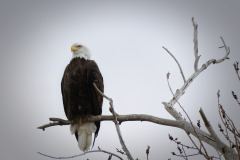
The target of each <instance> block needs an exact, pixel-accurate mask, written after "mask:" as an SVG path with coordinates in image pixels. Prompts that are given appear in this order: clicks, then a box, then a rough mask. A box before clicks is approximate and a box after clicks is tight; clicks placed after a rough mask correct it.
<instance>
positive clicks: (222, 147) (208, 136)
mask: <svg viewBox="0 0 240 160" xmlns="http://www.w3.org/2000/svg"><path fill="white" fill-rule="evenodd" d="M192 23H193V28H194V36H193V37H194V38H193V42H194V55H195V60H194V73H192V75H191V76H190V77H188V78H185V75H184V73H183V70H182V68H181V65H180V63H179V62H178V60H177V59H176V58H175V57H174V55H173V54H172V53H171V52H170V51H169V50H168V49H167V48H165V47H163V49H164V50H165V51H166V52H167V53H168V54H169V55H170V56H171V57H172V58H173V59H174V60H175V62H176V63H177V65H178V67H179V70H180V73H181V75H182V79H183V83H184V84H183V86H181V87H180V88H179V89H177V90H176V92H175V93H173V92H172V94H173V97H172V98H171V99H170V100H169V101H167V102H162V104H163V106H164V107H165V109H166V110H167V112H168V113H169V114H170V115H171V116H172V117H173V118H174V119H175V120H171V119H165V118H160V117H155V116H152V115H146V114H129V115H119V114H117V113H116V111H115V110H114V107H113V100H112V99H111V98H109V97H107V96H106V95H104V94H103V93H102V92H101V91H100V90H98V88H97V87H96V86H95V84H93V85H94V86H95V89H96V90H97V91H98V92H99V94H101V95H102V96H103V97H104V98H106V99H107V100H108V101H109V104H110V112H111V113H112V115H102V116H92V117H89V118H88V119H87V121H89V122H94V121H113V122H114V123H115V126H116V130H117V133H118V137H119V140H120V143H121V145H122V148H123V150H124V152H125V154H126V155H127V157H128V159H130V160H133V156H132V155H131V153H130V151H129V150H128V149H127V147H126V145H125V143H124V141H123V137H122V135H121V131H120V127H119V124H121V123H122V122H126V121H148V122H152V123H155V124H159V125H165V126H171V127H177V128H179V129H182V130H184V131H185V132H186V134H187V136H188V137H189V138H190V140H191V141H192V143H193V145H194V147H195V148H197V149H198V151H199V154H202V155H203V156H204V157H205V158H206V159H211V156H209V155H208V152H207V150H206V148H205V146H204V145H203V142H205V143H207V144H208V145H210V146H212V147H213V148H215V149H216V150H217V151H218V152H219V153H221V154H222V155H223V156H224V158H225V159H227V160H234V159H238V158H237V157H238V154H237V153H236V151H235V150H234V149H233V148H232V146H229V145H227V144H225V143H224V142H223V141H221V140H220V138H219V137H218V136H217V134H216V133H215V131H214V128H213V127H212V126H211V124H210V122H209V121H208V119H207V117H206V116H205V114H204V112H203V110H202V109H200V115H201V117H202V119H203V121H204V124H205V127H206V128H207V130H208V132H205V131H203V130H202V129H200V127H198V126H196V125H194V124H193V123H192V121H191V119H190V117H189V116H188V114H187V113H186V112H185V110H184V108H183V107H182V106H181V104H180V103H179V99H180V98H181V97H182V96H183V95H184V93H185V92H186V91H187V89H188V87H189V86H190V84H192V82H193V81H194V80H195V78H197V77H198V76H199V75H200V74H201V73H202V72H203V71H205V70H206V69H207V68H208V67H209V66H210V65H212V64H218V63H221V62H223V61H225V60H227V59H229V57H228V56H229V54H230V48H229V47H228V46H227V45H226V43H225V41H224V39H223V38H222V37H220V39H221V41H222V44H223V45H222V46H221V47H219V48H224V49H225V55H224V56H223V57H222V58H220V59H210V60H208V61H207V62H206V63H204V64H202V65H201V67H199V64H198V63H199V59H200V55H199V54H198V25H197V24H196V22H195V21H194V19H193V18H192ZM167 79H169V74H167ZM168 82H169V81H168ZM168 84H169V83H168ZM169 88H170V90H171V87H170V85H169ZM171 91H172V90H171ZM176 103H178V104H179V105H180V107H181V108H182V109H183V111H184V112H185V113H186V115H187V117H188V119H187V120H185V119H184V118H183V117H182V116H181V114H180V113H179V112H178V111H177V110H176V109H175V107H174V106H175V104H176ZM50 121H52V122H50V123H49V124H45V125H42V126H40V127H38V129H42V130H45V128H47V127H51V126H56V125H69V124H71V123H72V122H71V121H67V120H63V119H59V118H50ZM192 136H194V137H196V138H197V140H198V141H199V145H197V144H196V143H195V142H194V141H193V139H192Z"/></svg>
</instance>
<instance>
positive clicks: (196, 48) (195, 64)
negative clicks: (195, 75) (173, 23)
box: [192, 18, 201, 72]
mask: <svg viewBox="0 0 240 160" xmlns="http://www.w3.org/2000/svg"><path fill="white" fill-rule="evenodd" d="M192 23H193V29H194V38H193V42H194V55H195V62H194V70H195V72H197V71H198V62H199V59H200V57H201V55H198V30H197V29H198V25H197V23H196V22H195V21H194V18H192Z"/></svg>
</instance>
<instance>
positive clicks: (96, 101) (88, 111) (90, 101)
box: [61, 57, 104, 144]
mask: <svg viewBox="0 0 240 160" xmlns="http://www.w3.org/2000/svg"><path fill="white" fill-rule="evenodd" d="M93 83H95V84H96V85H97V87H98V88H99V89H100V90H101V91H102V92H103V91H104V85H103V77H102V75H101V73H100V71H99V68H98V66H97V64H96V63H95V61H93V60H86V59H84V58H80V57H77V58H73V59H72V60H71V61H70V63H69V64H68V65H67V67H66V69H65V71H64V75H63V78H62V82H61V89H62V98H63V105H64V110H65V114H66V116H67V118H68V120H71V121H74V123H76V124H77V123H79V119H80V118H83V120H84V118H85V117H87V116H91V115H95V116H96V115H101V114H102V103H103V97H102V96H101V95H100V94H99V93H98V92H97V91H96V89H95V88H94V86H93ZM95 125H96V132H95V136H94V141H95V138H96V137H97V135H98V132H99V129H100V122H95ZM75 132H76V133H75V136H76V138H77V140H78V133H77V131H75ZM93 144H94V143H93Z"/></svg>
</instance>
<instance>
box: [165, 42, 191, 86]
mask: <svg viewBox="0 0 240 160" xmlns="http://www.w3.org/2000/svg"><path fill="white" fill-rule="evenodd" d="M163 49H165V50H166V51H167V53H168V54H169V55H170V56H171V57H172V58H173V59H174V60H175V62H176V63H177V65H178V68H179V70H180V73H181V75H182V78H183V81H184V83H185V82H186V79H185V76H184V74H183V70H182V67H181V65H180V63H179V62H178V60H177V59H176V58H175V57H174V55H173V54H172V53H171V52H170V51H169V50H168V49H167V48H165V47H163Z"/></svg>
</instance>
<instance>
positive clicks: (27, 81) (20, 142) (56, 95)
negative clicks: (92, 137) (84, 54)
mask: <svg viewBox="0 0 240 160" xmlns="http://www.w3.org/2000/svg"><path fill="white" fill-rule="evenodd" d="M239 15H240V2H239V1H234V0H230V1H227V2H226V1H225V0H211V1H206V0H202V1H200V0H199V1H194V2H193V1H190V0H188V1H187V0H182V1H179V0H170V1H163V0H159V1H153V0H145V1H144V0H135V1H133V0H131V1H127V0H121V1H117V0H111V1H110V0H109V1H106V0H102V1H97V0H96V1H92V0H86V1H83V0H75V1H72V0H68V1H63V0H51V1H47V0H42V1H30V0H29V1H27V0H23V1H19V0H15V1H14V0H2V1H1V2H0V48H1V52H0V54H1V55H0V56H1V57H0V74H1V80H0V82H1V83H0V106H1V107H0V126H1V128H0V133H1V134H0V159H2V160H13V159H19V160H26V159H29V160H30V159H35V160H45V159H48V158H46V157H43V156H41V155H39V154H37V152H42V153H45V154H49V155H52V156H71V155H76V154H79V153H81V151H80V150H79V149H78V146H77V142H76V140H75V137H74V136H72V135H71V134H70V131H69V126H62V127H60V126H59V127H51V128H48V129H46V131H45V132H43V131H41V130H37V127H38V126H40V125H42V124H45V123H48V118H49V117H59V118H64V119H65V118H66V117H65V114H64V110H63V105H62V98H61V90H60V82H61V78H62V75H63V71H64V69H65V67H66V65H67V64H68V63H69V61H70V59H71V52H70V47H71V45H72V44H73V43H75V42H80V43H83V44H85V45H86V46H87V47H88V48H89V49H90V51H91V53H92V59H94V60H95V61H96V62H97V64H98V65H99V68H100V70H101V72H102V75H103V77H104V83H105V93H106V94H107V95H108V96H109V97H112V98H113V100H114V106H115V110H116V112H117V113H119V114H133V113H139V114H141V113H144V114H150V115H154V116H158V117H162V118H169V119H173V118H172V117H171V116H170V115H169V113H167V112H166V111H165V109H164V107H163V105H162V102H164V101H166V102H167V101H169V100H170V99H171V93H170V91H169V89H168V86H167V81H166V74H167V73H168V72H170V73H171V75H170V83H171V85H172V88H173V90H174V91H175V90H176V89H178V88H180V87H181V86H182V85H183V82H182V79H181V75H180V73H179V71H178V67H177V65H176V63H175V62H174V61H173V59H172V58H171V57H170V56H169V55H168V54H166V52H165V51H164V50H163V49H162V46H165V47H167V48H168V49H169V50H170V51H171V52H172V53H173V54H174V55H175V56H176V58H177V59H178V60H179V62H180V63H181V65H182V68H183V71H184V73H185V76H186V78H188V77H189V76H190V75H191V74H192V73H193V71H194V70H193V62H194V55H193V42H192V39H193V27H192V22H191V18H192V17H194V18H195V21H196V22H197V23H198V25H199V27H198V28H199V32H198V33H199V53H200V54H201V55H202V56H201V59H200V62H199V66H201V64H202V63H205V62H206V61H207V60H209V59H212V58H220V57H222V56H224V54H225V52H224V49H219V48H218V47H219V46H221V45H222V43H221V40H220V36H223V37H224V39H225V42H226V43H227V44H228V45H229V46H230V48H231V55H230V60H228V61H225V62H223V63H221V64H217V65H213V66H210V67H209V68H208V69H207V70H205V71H204V72H203V73H202V74H201V75H200V76H199V77H198V78H197V79H196V80H195V81H194V82H193V84H192V85H191V86H190V88H189V89H188V90H187V92H186V94H185V95H184V96H183V97H182V98H181V100H180V102H181V104H182V105H183V106H184V108H185V109H186V111H187V112H188V113H189V115H190V117H191V118H192V120H193V122H194V123H196V122H197V120H199V119H200V116H199V113H198V111H199V108H200V107H202V108H203V110H204V111H205V112H206V115H207V117H209V120H210V121H211V123H212V124H213V125H214V126H215V127H216V131H217V130H218V129H217V123H218V121H220V120H219V118H218V114H217V113H218V112H217V96H216V93H217V91H218V90H219V89H220V90H221V103H222V104H223V106H224V107H225V108H226V110H227V111H228V112H229V115H232V116H233V119H234V120H235V121H237V122H239V120H240V119H239V107H238V106H237V105H236V103H235V102H234V101H233V98H232V96H231V91H232V90H234V91H235V92H236V93H237V94H238V95H239V96H240V94H239V91H240V88H239V81H238V80H237V78H236V75H235V72H234V70H233V65H232V64H233V63H234V62H235V61H240V53H239V51H240V45H239V42H240V38H239V37H240V31H239V29H240V16H239ZM108 108H109V106H108V102H107V101H104V106H103V114H104V115H107V114H110V113H109V111H108ZM176 108H177V110H178V111H181V109H180V108H179V107H178V106H176ZM237 124H239V123H237ZM238 126H239V125H238ZM121 129H122V134H123V138H124V140H125V142H126V145H127V146H128V148H129V150H130V152H131V153H132V155H133V157H134V158H137V157H138V158H140V159H142V160H143V159H146V154H145V150H146V148H147V145H149V146H150V147H151V149H150V159H151V160H155V159H160V158H161V159H168V158H172V159H179V158H177V157H172V155H171V152H172V151H176V145H175V144H174V143H173V142H170V141H169V139H168V133H170V134H171V135H173V136H174V137H179V139H180V140H181V141H185V142H186V143H188V142H189V140H188V138H187V136H186V135H184V132H183V131H182V130H180V129H175V128H171V127H166V126H160V125H156V124H152V123H147V122H127V123H123V124H122V125H121ZM97 146H99V147H101V148H102V149H104V150H108V151H111V152H116V150H115V148H119V149H120V148H121V145H120V143H119V140H118V137H117V134H116V131H115V127H114V123H112V122H102V123H101V129H100V132H99V136H98V138H97V140H96V143H95V147H94V149H96V148H97ZM107 157H108V155H106V154H103V153H98V154H92V155H86V156H84V157H82V158H77V159H87V158H89V159H91V160H96V159H107ZM193 159H202V157H201V156H198V157H195V158H193Z"/></svg>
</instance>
